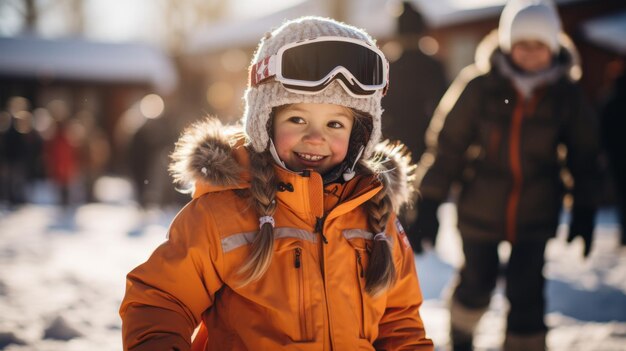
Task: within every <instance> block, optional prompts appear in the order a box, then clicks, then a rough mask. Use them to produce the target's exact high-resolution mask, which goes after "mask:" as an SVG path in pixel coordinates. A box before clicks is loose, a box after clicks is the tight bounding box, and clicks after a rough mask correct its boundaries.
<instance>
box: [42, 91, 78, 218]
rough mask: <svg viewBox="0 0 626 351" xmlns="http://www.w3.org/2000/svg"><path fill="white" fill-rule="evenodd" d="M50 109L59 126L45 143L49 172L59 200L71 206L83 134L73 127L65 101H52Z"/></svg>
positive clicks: (48, 174) (64, 204) (62, 203)
mask: <svg viewBox="0 0 626 351" xmlns="http://www.w3.org/2000/svg"><path fill="white" fill-rule="evenodd" d="M48 110H49V111H50V114H51V115H52V117H53V119H54V120H55V121H56V127H55V128H54V132H53V134H52V136H51V138H50V139H49V140H47V141H46V144H45V147H44V157H45V164H46V174H47V176H48V179H50V180H51V181H52V182H53V183H54V185H55V186H56V188H57V190H58V195H59V202H60V204H61V205H63V206H64V207H68V206H69V205H70V204H71V200H72V198H71V196H70V195H71V192H70V191H71V190H72V187H73V186H74V185H75V184H76V183H75V182H76V181H77V179H78V175H79V167H80V166H79V159H78V157H79V155H78V148H77V146H78V145H79V143H80V139H81V137H82V135H81V134H80V133H79V131H78V130H77V128H73V125H72V121H70V120H69V111H68V109H67V106H66V103H65V102H64V101H61V100H54V101H52V102H51V103H50V104H49V106H48Z"/></svg>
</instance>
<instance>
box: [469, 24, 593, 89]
mask: <svg viewBox="0 0 626 351" xmlns="http://www.w3.org/2000/svg"><path fill="white" fill-rule="evenodd" d="M558 39H559V45H560V51H559V54H558V58H557V59H558V65H560V66H562V67H563V71H564V72H565V74H567V76H568V78H569V79H570V80H572V81H578V80H580V78H581V77H582V67H581V63H580V55H579V54H578V50H577V49H576V46H575V45H574V42H572V40H571V39H570V38H569V37H568V36H567V34H565V33H560V34H559V37H558ZM497 54H500V55H502V53H501V51H500V50H499V42H498V30H497V29H494V30H493V31H491V33H489V34H487V36H485V38H483V40H482V41H481V42H480V44H478V47H477V48H476V54H475V56H474V59H475V64H476V68H478V70H479V71H480V72H482V73H487V72H489V71H490V70H491V67H492V66H494V60H495V57H496V55H497Z"/></svg>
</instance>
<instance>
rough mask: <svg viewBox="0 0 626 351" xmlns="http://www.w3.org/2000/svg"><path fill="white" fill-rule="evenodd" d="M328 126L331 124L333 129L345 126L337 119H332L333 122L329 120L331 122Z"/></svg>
mask: <svg viewBox="0 0 626 351" xmlns="http://www.w3.org/2000/svg"><path fill="white" fill-rule="evenodd" d="M328 126H329V127H330V128H333V129H340V128H343V124H342V123H341V122H337V121H332V122H329V123H328Z"/></svg>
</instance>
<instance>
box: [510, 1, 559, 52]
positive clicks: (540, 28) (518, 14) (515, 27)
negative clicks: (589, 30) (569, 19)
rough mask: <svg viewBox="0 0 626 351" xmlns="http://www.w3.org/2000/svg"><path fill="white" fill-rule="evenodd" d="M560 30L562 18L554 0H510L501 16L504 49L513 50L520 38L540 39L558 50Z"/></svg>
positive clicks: (554, 49) (555, 50)
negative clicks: (552, 0)
mask: <svg viewBox="0 0 626 351" xmlns="http://www.w3.org/2000/svg"><path fill="white" fill-rule="evenodd" d="M560 31H561V20H560V19H559V14H558V13H557V11H556V7H555V6H554V4H553V3H552V2H551V1H549V0H509V1H508V2H507V4H506V6H504V9H503V10H502V15H501V16H500V25H499V27H498V36H499V41H500V49H501V50H502V51H503V52H505V53H509V52H510V51H511V47H512V46H513V44H515V43H516V42H518V41H520V40H538V41H540V42H542V43H544V44H546V45H547V46H548V47H549V48H550V51H552V53H558V51H559V40H558V36H559V32H560Z"/></svg>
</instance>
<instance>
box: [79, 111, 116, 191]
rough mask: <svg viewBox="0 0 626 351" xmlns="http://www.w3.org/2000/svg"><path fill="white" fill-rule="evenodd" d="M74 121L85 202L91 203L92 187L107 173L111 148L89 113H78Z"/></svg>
mask: <svg viewBox="0 0 626 351" xmlns="http://www.w3.org/2000/svg"><path fill="white" fill-rule="evenodd" d="M75 120H76V123H77V126H78V127H79V128H80V129H81V132H80V136H81V137H80V141H79V150H78V153H79V164H80V171H81V176H82V179H83V184H84V192H85V200H86V201H87V202H93V201H97V199H96V198H95V195H94V185H95V183H96V181H97V180H98V178H100V177H101V176H102V175H103V174H104V173H105V172H106V171H107V167H108V165H109V159H110V157H111V146H110V144H109V141H108V139H107V137H106V135H105V133H104V130H103V129H102V128H101V127H100V126H99V125H98V124H97V120H96V118H95V116H94V115H93V113H92V112H91V111H89V110H81V111H79V112H78V113H77V114H76V116H75Z"/></svg>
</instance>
